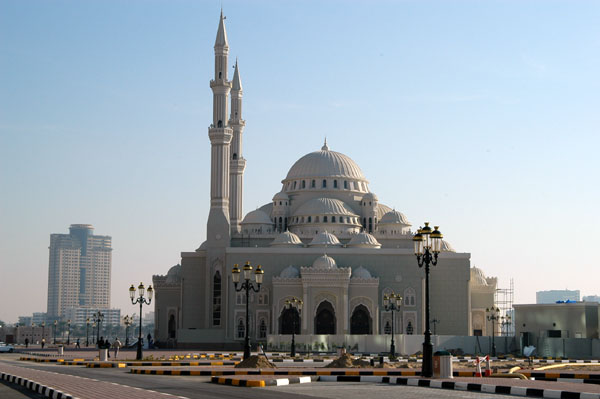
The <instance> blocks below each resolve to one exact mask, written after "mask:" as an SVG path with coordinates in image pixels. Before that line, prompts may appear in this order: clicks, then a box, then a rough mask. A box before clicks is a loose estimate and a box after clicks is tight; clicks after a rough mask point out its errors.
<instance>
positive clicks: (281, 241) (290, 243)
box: [269, 230, 302, 247]
mask: <svg viewBox="0 0 600 399" xmlns="http://www.w3.org/2000/svg"><path fill="white" fill-rule="evenodd" d="M269 245H270V246H272V247H297V246H300V245H302V241H301V240H300V238H298V236H297V235H296V234H294V233H290V232H289V231H287V230H286V231H284V232H283V233H281V234H279V235H278V236H277V237H275V239H274V240H273V241H272V242H271V244H269Z"/></svg>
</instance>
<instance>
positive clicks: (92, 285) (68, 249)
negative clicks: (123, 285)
mask: <svg viewBox="0 0 600 399" xmlns="http://www.w3.org/2000/svg"><path fill="white" fill-rule="evenodd" d="M93 232H94V228H93V227H92V225H89V224H72V225H71V226H70V227H69V234H51V235H50V261H49V266H48V316H49V317H52V316H55V317H56V316H57V317H62V316H63V315H64V313H65V309H67V308H75V307H79V306H88V307H94V308H110V273H111V263H112V248H111V237H109V236H96V235H94V234H93Z"/></svg>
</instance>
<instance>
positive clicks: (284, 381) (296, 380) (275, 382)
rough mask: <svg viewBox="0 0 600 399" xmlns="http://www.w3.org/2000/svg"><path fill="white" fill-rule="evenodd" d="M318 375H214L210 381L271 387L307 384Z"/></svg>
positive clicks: (240, 385) (241, 385)
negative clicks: (262, 378) (240, 376)
mask: <svg viewBox="0 0 600 399" xmlns="http://www.w3.org/2000/svg"><path fill="white" fill-rule="evenodd" d="M316 380H317V377H290V378H270V379H264V380H246V379H244V378H224V377H212V378H211V379H210V382H212V383H214V384H221V385H232V386H237V387H249V388H252V387H255V388H261V387H270V386H283V385H290V384H306V383H309V382H312V381H316Z"/></svg>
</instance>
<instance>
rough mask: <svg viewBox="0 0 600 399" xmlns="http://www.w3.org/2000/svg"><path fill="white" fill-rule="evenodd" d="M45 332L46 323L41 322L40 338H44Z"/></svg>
mask: <svg viewBox="0 0 600 399" xmlns="http://www.w3.org/2000/svg"><path fill="white" fill-rule="evenodd" d="M45 332H46V322H45V321H42V338H44V335H45Z"/></svg>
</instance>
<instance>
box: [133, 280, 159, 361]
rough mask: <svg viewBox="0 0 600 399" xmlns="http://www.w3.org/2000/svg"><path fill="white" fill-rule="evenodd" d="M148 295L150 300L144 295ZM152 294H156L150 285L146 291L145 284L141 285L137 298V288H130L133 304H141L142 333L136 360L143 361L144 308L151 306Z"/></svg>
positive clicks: (139, 337)
mask: <svg viewBox="0 0 600 399" xmlns="http://www.w3.org/2000/svg"><path fill="white" fill-rule="evenodd" d="M146 293H147V294H148V298H144V295H145V294H146ZM152 294H154V290H153V289H152V286H151V285H149V286H148V289H147V290H146V288H145V287H144V283H140V285H139V286H138V297H137V298H136V297H135V287H134V286H133V284H131V287H129V297H130V298H131V304H132V305H135V304H136V303H139V304H140V333H139V335H138V342H137V355H136V357H135V359H136V360H142V306H143V305H144V304H146V305H150V302H152ZM148 344H150V343H148Z"/></svg>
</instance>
